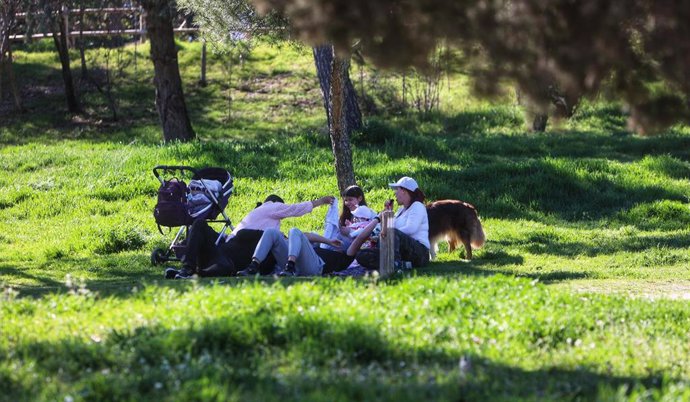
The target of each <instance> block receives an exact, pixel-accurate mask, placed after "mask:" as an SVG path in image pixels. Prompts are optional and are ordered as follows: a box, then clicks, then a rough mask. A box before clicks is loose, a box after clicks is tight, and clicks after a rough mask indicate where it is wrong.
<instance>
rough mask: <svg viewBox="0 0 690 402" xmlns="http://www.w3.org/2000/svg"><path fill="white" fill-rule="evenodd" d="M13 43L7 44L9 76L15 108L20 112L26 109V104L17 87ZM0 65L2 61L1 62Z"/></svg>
mask: <svg viewBox="0 0 690 402" xmlns="http://www.w3.org/2000/svg"><path fill="white" fill-rule="evenodd" d="M11 46H12V44H11V43H8V45H7V60H5V62H6V63H7V76H8V78H9V84H10V89H11V90H12V96H13V97H14V108H15V110H16V111H18V112H22V111H24V105H22V97H21V95H19V89H18V88H17V80H16V79H15V77H14V67H13V66H12V47H11ZM0 65H2V63H1V62H0Z"/></svg>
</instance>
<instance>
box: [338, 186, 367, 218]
mask: <svg viewBox="0 0 690 402" xmlns="http://www.w3.org/2000/svg"><path fill="white" fill-rule="evenodd" d="M345 197H362V201H360V202H359V205H367V200H366V198H364V190H362V188H361V187H360V186H358V185H356V184H353V185H351V186H350V187H348V188H346V189H345V191H344V192H343V198H345ZM346 220H352V211H350V208H348V207H346V206H345V200H343V211H342V212H341V213H340V219H339V220H338V221H339V222H340V226H345V221H346Z"/></svg>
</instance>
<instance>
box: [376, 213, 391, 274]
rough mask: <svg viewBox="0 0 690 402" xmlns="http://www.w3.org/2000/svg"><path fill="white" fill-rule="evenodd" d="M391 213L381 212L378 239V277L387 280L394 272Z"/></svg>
mask: <svg viewBox="0 0 690 402" xmlns="http://www.w3.org/2000/svg"><path fill="white" fill-rule="evenodd" d="M394 219H395V218H394V215H393V211H390V210H386V211H383V220H382V221H381V236H380V238H379V250H380V253H379V277H380V278H381V279H385V278H388V277H389V276H391V275H393V273H394V272H395V267H394V266H393V265H394V263H395V233H394V230H395V224H394Z"/></svg>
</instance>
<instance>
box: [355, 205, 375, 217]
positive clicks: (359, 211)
mask: <svg viewBox="0 0 690 402" xmlns="http://www.w3.org/2000/svg"><path fill="white" fill-rule="evenodd" d="M352 216H354V217H356V218H363V219H369V220H371V219H374V217H375V216H376V212H374V210H373V209H371V208H369V207H368V206H366V205H360V206H358V207H357V208H355V210H354V211H352Z"/></svg>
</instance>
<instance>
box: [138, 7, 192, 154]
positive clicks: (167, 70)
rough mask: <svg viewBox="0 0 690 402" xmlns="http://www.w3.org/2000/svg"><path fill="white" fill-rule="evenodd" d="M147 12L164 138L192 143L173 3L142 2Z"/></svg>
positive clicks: (158, 108)
mask: <svg viewBox="0 0 690 402" xmlns="http://www.w3.org/2000/svg"><path fill="white" fill-rule="evenodd" d="M141 5H142V7H143V8H144V11H145V12H146V17H145V19H146V29H147V31H148V37H149V40H150V42H151V61H153V67H154V78H153V82H154V85H155V87H156V109H157V110H158V117H159V118H160V122H161V126H162V127H163V139H164V141H165V142H169V141H174V140H178V141H189V140H192V139H194V138H196V134H195V133H194V130H193V129H192V124H191V122H190V121H189V115H188V113H187V104H186V103H185V100H184V92H183V91H182V78H181V77H180V68H179V65H178V62H177V48H176V47H175V36H174V33H173V23H172V22H173V18H174V16H175V13H176V8H175V2H174V0H141Z"/></svg>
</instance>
